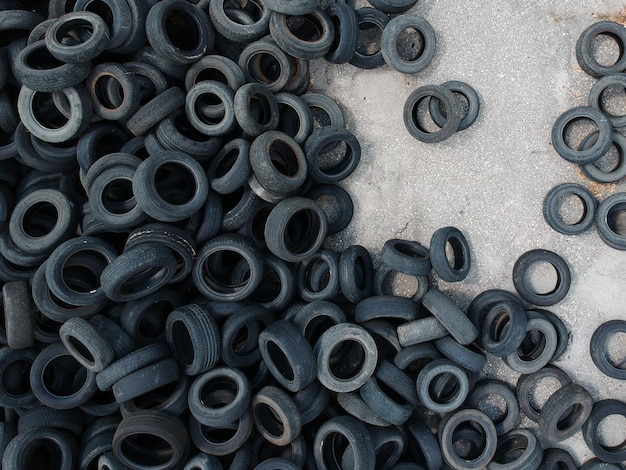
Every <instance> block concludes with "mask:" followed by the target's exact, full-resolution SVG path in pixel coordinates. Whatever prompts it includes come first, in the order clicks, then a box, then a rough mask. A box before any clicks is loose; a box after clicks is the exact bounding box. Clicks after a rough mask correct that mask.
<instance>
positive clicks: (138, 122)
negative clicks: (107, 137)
mask: <svg viewBox="0 0 626 470" xmlns="http://www.w3.org/2000/svg"><path fill="white" fill-rule="evenodd" d="M184 105H185V94H184V92H183V91H182V90H181V89H180V88H178V87H171V88H168V89H167V90H165V91H164V92H162V93H160V94H158V95H157V96H156V97H154V98H153V99H151V100H150V101H148V102H147V103H146V104H144V105H143V106H142V107H141V108H139V109H138V110H137V111H136V112H135V113H134V114H133V115H132V116H131V117H130V118H128V121H126V127H127V128H128V130H129V131H130V132H131V133H132V134H133V135H135V136H139V135H143V134H145V133H146V132H147V131H149V130H150V129H151V128H152V127H154V126H155V125H157V124H158V123H159V122H161V120H163V119H165V118H166V117H167V116H168V115H170V114H171V113H173V112H174V111H176V110H177V109H178V108H181V107H183V106H184Z"/></svg>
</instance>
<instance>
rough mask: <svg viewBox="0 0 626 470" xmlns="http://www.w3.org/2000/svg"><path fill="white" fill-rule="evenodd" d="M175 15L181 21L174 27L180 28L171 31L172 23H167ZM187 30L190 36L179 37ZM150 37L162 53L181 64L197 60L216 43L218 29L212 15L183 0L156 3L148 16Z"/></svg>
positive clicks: (155, 48) (153, 45) (147, 26)
mask: <svg viewBox="0 0 626 470" xmlns="http://www.w3.org/2000/svg"><path fill="white" fill-rule="evenodd" d="M172 18H177V19H178V21H179V22H180V23H179V24H178V25H177V26H176V27H172V29H179V31H170V30H169V28H170V27H171V25H170V26H166V25H169V24H170V22H171V21H173V20H172ZM183 23H184V24H183ZM183 30H184V31H185V35H186V36H187V35H188V36H189V37H186V38H185V39H184V40H183V39H182V37H178V36H179V35H180V34H181V33H182V32H183ZM146 36H147V37H148V42H149V43H150V45H151V46H152V47H153V48H154V50H155V51H156V52H157V53H158V54H160V55H161V56H163V57H167V58H168V60H171V61H173V62H176V63H177V64H180V65H186V64H191V63H193V62H195V61H197V60H198V59H200V58H201V57H202V56H203V55H204V54H205V53H206V52H207V51H210V50H211V49H213V45H214V44H215V29H214V28H213V25H212V24H211V22H210V20H209V17H208V15H207V14H206V13H205V12H204V11H203V10H201V9H200V8H198V7H196V6H195V5H193V4H190V3H189V2H185V1H183V0H173V1H170V2H166V3H163V2H161V3H159V2H157V3H156V4H154V5H153V6H152V8H150V11H149V12H148V16H147V17H146Z"/></svg>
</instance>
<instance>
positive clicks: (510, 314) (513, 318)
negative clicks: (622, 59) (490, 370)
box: [480, 301, 527, 357]
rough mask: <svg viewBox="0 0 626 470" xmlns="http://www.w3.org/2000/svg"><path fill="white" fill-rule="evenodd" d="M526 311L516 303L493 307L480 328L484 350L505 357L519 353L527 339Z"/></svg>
mask: <svg viewBox="0 0 626 470" xmlns="http://www.w3.org/2000/svg"><path fill="white" fill-rule="evenodd" d="M526 323H527V318H526V311H525V310H524V309H523V308H522V306H521V305H520V304H518V303H516V302H510V301H503V302H498V303H495V304H493V305H491V306H490V307H489V309H488V311H487V313H486V314H485V319H484V321H483V324H482V326H481V328H480V330H481V336H480V344H481V346H482V348H483V349H484V350H485V351H486V352H488V353H491V354H493V355H495V356H499V357H504V356H508V355H509V354H512V353H514V352H516V351H517V349H518V348H519V347H520V345H521V344H522V341H524V338H525V337H526Z"/></svg>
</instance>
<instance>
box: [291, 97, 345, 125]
mask: <svg viewBox="0 0 626 470" xmlns="http://www.w3.org/2000/svg"><path fill="white" fill-rule="evenodd" d="M300 98H302V100H303V101H304V102H305V103H306V104H307V106H308V107H309V109H310V110H311V113H312V114H313V128H314V129H316V128H319V127H324V126H334V127H339V128H343V127H344V126H345V120H344V117H343V113H342V112H341V108H340V107H339V105H338V104H337V102H336V101H334V100H333V99H332V98H329V97H328V96H326V95H323V94H321V93H305V94H303V95H301V96H300ZM320 115H321V116H320Z"/></svg>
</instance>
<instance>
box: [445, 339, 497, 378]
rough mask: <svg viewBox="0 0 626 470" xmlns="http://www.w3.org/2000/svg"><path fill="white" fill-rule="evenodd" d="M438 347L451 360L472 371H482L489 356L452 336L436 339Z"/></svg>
mask: <svg viewBox="0 0 626 470" xmlns="http://www.w3.org/2000/svg"><path fill="white" fill-rule="evenodd" d="M435 346H437V349H439V351H440V352H441V353H442V354H443V355H444V356H446V357H447V358H448V359H450V360H451V361H454V362H456V363H457V364H458V365H460V366H461V367H463V368H464V369H467V370H469V371H472V372H476V373H480V372H481V371H482V370H483V367H485V364H486V363H487V357H486V356H485V354H483V353H482V352H480V351H477V349H476V348H472V347H471V346H470V347H465V346H463V345H461V344H459V343H457V342H456V341H455V340H453V339H452V338H451V337H450V336H444V337H443V338H439V339H436V340H435Z"/></svg>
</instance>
